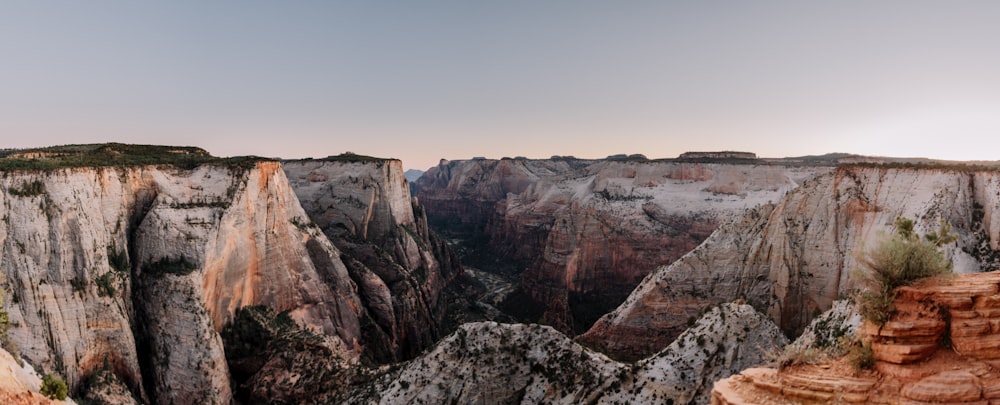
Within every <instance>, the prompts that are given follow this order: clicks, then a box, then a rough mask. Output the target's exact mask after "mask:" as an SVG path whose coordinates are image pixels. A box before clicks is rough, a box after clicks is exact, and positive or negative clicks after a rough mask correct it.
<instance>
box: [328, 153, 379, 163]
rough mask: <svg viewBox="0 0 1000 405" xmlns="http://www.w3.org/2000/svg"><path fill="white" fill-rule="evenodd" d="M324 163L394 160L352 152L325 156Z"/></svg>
mask: <svg viewBox="0 0 1000 405" xmlns="http://www.w3.org/2000/svg"><path fill="white" fill-rule="evenodd" d="M318 160H322V161H325V162H348V163H366V162H379V163H382V162H387V161H390V160H396V159H392V158H379V157H374V156H365V155H359V154H357V153H353V152H344V153H341V154H339V155H336V156H327V157H325V158H322V159H318Z"/></svg>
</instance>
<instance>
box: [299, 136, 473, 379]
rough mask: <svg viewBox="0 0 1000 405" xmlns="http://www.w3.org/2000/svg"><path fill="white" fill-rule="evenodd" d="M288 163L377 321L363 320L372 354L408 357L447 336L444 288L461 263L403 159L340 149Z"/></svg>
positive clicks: (303, 199) (303, 200)
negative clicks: (413, 189)
mask: <svg viewBox="0 0 1000 405" xmlns="http://www.w3.org/2000/svg"><path fill="white" fill-rule="evenodd" d="M282 167H283V169H284V170H285V173H286V174H287V176H288V178H289V181H290V184H291V187H292V189H293V190H294V191H295V194H296V195H297V196H298V198H299V201H300V202H301V204H302V206H303V208H304V209H305V211H306V212H308V213H309V215H310V217H311V219H312V220H313V221H314V223H316V224H317V225H319V227H320V228H321V229H322V230H323V232H324V233H325V234H326V235H327V236H328V237H329V238H330V240H331V241H333V243H334V244H335V245H336V246H337V248H338V249H339V250H340V252H341V255H342V258H343V259H344V262H345V264H346V266H347V269H348V273H349V274H350V275H351V278H352V280H354V283H355V284H357V285H358V287H359V290H358V291H359V294H360V298H361V301H362V304H363V305H364V307H365V309H366V311H367V313H368V314H369V315H370V317H371V320H372V322H370V323H363V324H362V327H363V329H364V334H365V337H366V344H367V349H369V352H370V354H371V355H372V356H373V358H374V359H375V360H376V361H378V362H391V361H399V360H404V359H409V358H412V357H413V356H415V355H417V354H419V353H420V352H421V351H422V350H423V349H424V348H426V347H428V346H430V345H431V344H433V343H434V342H436V341H437V340H438V339H440V338H441V336H442V332H443V330H442V326H441V324H442V321H443V317H444V311H445V307H446V305H445V304H444V302H443V300H442V297H441V294H442V291H443V290H444V288H445V287H446V286H447V285H448V284H449V283H450V282H451V281H452V280H453V279H454V278H455V277H457V276H459V275H460V274H461V272H462V268H461V266H460V264H459V260H458V258H457V257H456V256H455V254H454V253H453V252H452V250H451V248H450V247H449V246H448V245H447V244H445V243H444V242H443V241H442V240H441V239H440V238H438V237H437V235H436V234H434V233H433V232H431V231H430V229H429V228H428V226H427V219H426V216H425V215H424V212H423V209H422V208H421V207H420V205H419V204H418V203H417V200H416V199H415V198H411V197H410V187H409V182H408V181H407V180H406V178H405V177H404V173H403V165H402V162H400V161H399V160H394V159H374V158H365V159H359V158H358V157H357V156H341V157H332V158H327V159H321V160H305V161H287V162H284V163H283V165H282Z"/></svg>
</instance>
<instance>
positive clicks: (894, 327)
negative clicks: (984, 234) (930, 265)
mask: <svg viewBox="0 0 1000 405" xmlns="http://www.w3.org/2000/svg"><path fill="white" fill-rule="evenodd" d="M897 291H898V296H897V298H896V301H895V302H894V306H895V308H896V311H897V312H896V313H895V314H894V315H893V317H892V318H891V319H890V320H889V322H887V323H886V324H885V325H884V326H882V327H877V326H875V325H872V324H868V323H866V324H865V325H864V326H863V328H861V330H860V331H859V332H860V335H861V336H862V339H863V340H865V341H868V342H870V344H871V348H872V352H873V357H874V358H875V360H876V361H875V369H874V370H872V371H863V372H857V371H854V370H853V369H852V368H851V367H850V366H848V365H847V364H846V363H845V361H844V359H834V360H830V361H828V362H826V363H824V364H819V365H809V366H797V367H790V368H787V369H784V370H781V371H778V370H775V369H768V368H755V369H748V370H746V371H744V372H743V373H741V374H740V375H738V376H733V377H730V378H727V379H724V380H721V381H718V382H716V384H715V388H714V390H713V392H712V403H713V404H765V403H917V404H920V403H952V404H985V403H997V402H1000V350H998V349H1000V343H998V342H1000V328H998V327H995V326H994V325H998V326H1000V272H992V273H981V274H968V275H961V276H955V277H950V278H949V277H939V278H934V279H928V280H924V281H922V282H920V283H918V284H917V285H915V286H912V287H901V288H899V289H898V290H897ZM946 336H947V337H949V339H943V337H946ZM949 340H950V347H949V345H948V343H947V342H948V341H949Z"/></svg>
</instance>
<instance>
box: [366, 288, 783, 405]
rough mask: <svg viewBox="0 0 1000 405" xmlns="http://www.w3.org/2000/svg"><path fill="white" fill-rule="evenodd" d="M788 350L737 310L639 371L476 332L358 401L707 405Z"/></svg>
mask: <svg viewBox="0 0 1000 405" xmlns="http://www.w3.org/2000/svg"><path fill="white" fill-rule="evenodd" d="M749 342H753V344H750V343H749ZM783 343H784V337H783V336H781V332H780V331H779V330H778V328H777V327H776V326H774V324H772V323H771V322H770V321H768V320H767V319H766V318H765V317H764V316H763V315H761V314H759V313H757V312H756V311H755V310H754V309H753V308H751V307H750V306H747V305H737V304H724V305H722V306H719V307H717V308H713V309H711V310H709V311H708V312H707V313H706V314H705V316H704V317H703V318H701V319H699V320H698V322H696V323H695V324H694V325H693V327H692V328H691V330H690V331H689V332H688V333H686V334H685V335H683V336H682V337H681V338H679V339H678V340H677V341H676V342H674V344H672V345H671V346H670V347H669V348H668V349H666V350H664V351H663V352H661V353H658V354H656V355H655V356H652V357H650V358H648V359H646V360H643V361H642V362H639V363H637V364H635V365H633V366H629V365H627V364H624V363H619V362H616V361H614V360H611V359H609V358H608V357H607V356H605V355H603V354H600V353H597V352H594V351H592V350H590V349H587V348H584V347H582V346H580V345H578V344H575V343H573V342H572V341H571V340H570V339H569V338H567V337H566V336H565V335H563V334H562V333H559V332H558V331H556V330H554V329H553V328H551V327H548V326H539V325H536V324H532V325H524V324H497V323H492V322H487V323H471V324H466V325H463V326H462V327H461V328H460V329H459V330H458V331H457V332H456V333H454V334H452V335H450V336H448V337H447V338H445V339H444V340H442V341H441V343H439V344H438V345H437V346H436V347H435V348H434V349H433V350H431V351H429V352H428V353H426V354H424V355H422V356H420V357H418V358H417V359H414V360H413V361H412V362H410V363H408V364H406V365H405V366H404V367H403V368H402V369H401V370H399V371H395V372H390V373H389V374H387V375H386V376H385V377H383V378H382V379H380V380H379V381H377V382H376V383H375V385H374V386H372V387H368V388H366V389H363V390H359V392H356V393H355V396H354V398H352V399H351V400H350V402H352V403H361V402H366V403H381V404H393V403H483V402H487V403H521V404H536V403H565V404H576V403H599V404H614V403H651V402H666V403H704V402H706V401H707V399H708V395H709V392H710V389H711V383H712V382H713V381H715V379H717V378H721V377H724V376H729V375H731V374H732V373H734V372H738V370H740V369H742V368H744V367H746V366H747V365H751V364H759V363H760V362H761V360H762V358H763V356H764V355H765V353H766V352H767V351H769V350H775V349H776V348H778V347H780V345H781V344H783Z"/></svg>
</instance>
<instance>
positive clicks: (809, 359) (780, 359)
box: [769, 345, 827, 370]
mask: <svg viewBox="0 0 1000 405" xmlns="http://www.w3.org/2000/svg"><path fill="white" fill-rule="evenodd" d="M769 356H770V357H771V359H772V361H774V362H775V363H777V364H778V369H779V370H780V369H784V368H785V367H791V366H797V365H800V364H817V363H819V362H820V361H822V360H823V359H825V358H826V357H827V353H826V351H825V350H824V349H820V348H815V347H809V346H804V345H788V346H785V347H784V348H783V349H781V350H780V351H778V352H777V353H773V354H770V355H769Z"/></svg>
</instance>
